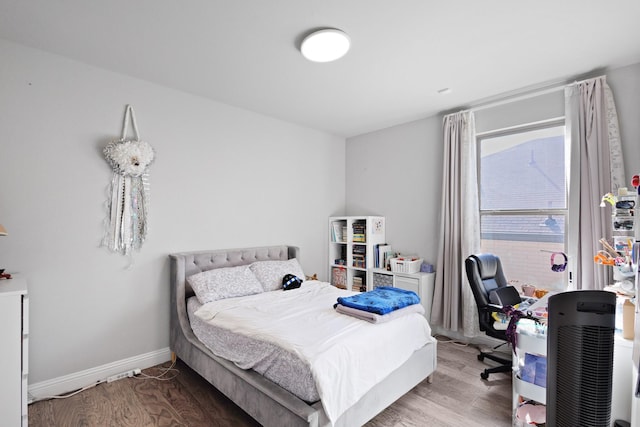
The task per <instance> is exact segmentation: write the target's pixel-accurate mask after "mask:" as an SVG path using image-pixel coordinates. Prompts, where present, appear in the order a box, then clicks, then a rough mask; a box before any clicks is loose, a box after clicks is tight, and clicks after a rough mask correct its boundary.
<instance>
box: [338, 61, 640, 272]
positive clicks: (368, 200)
mask: <svg viewBox="0 0 640 427" xmlns="http://www.w3.org/2000/svg"><path fill="white" fill-rule="evenodd" d="M606 74H607V82H608V83H609V86H610V87H611V89H612V91H613V94H614V98H615V100H616V106H617V110H618V116H619V121H620V136H621V140H622V145H623V147H622V148H623V153H624V154H625V170H626V175H627V182H630V181H631V176H632V175H633V174H636V173H640V142H639V141H640V120H639V119H640V117H639V115H640V64H635V65H631V66H628V67H624V68H619V69H614V70H610V71H608V72H607V73H606ZM563 114H564V94H563V91H561V90H560V91H557V92H553V93H550V94H546V95H544V96H540V97H536V98H531V99H528V100H523V101H519V102H518V106H517V108H516V107H515V106H514V105H513V104H508V105H502V106H499V107H495V108H491V109H484V110H479V111H478V112H477V113H476V127H477V131H478V132H483V131H487V130H493V129H500V128H504V127H509V126H514V125H517V124H522V123H527V122H533V121H539V120H544V119H549V118H554V117H558V116H561V115H563ZM442 138H443V136H442V117H441V116H435V117H429V118H425V119H422V120H418V121H415V122H410V123H406V124H402V125H399V126H395V127H392V128H388V129H383V130H380V131H377V132H372V133H369V134H365V135H360V136H356V137H353V138H349V139H348V140H347V175H346V176H347V188H346V194H347V211H348V212H349V214H350V215H359V214H376V215H383V216H386V218H387V232H386V236H387V242H389V243H391V244H392V245H393V248H394V249H395V250H400V251H403V252H407V253H409V252H411V253H417V254H418V255H420V256H422V257H423V258H425V260H426V261H428V262H431V263H435V262H436V261H437V250H438V235H439V234H438V233H439V226H440V223H439V214H440V208H439V203H440V199H441V196H442V191H441V184H442V158H443V148H442V144H443V142H442ZM629 186H630V184H629Z"/></svg>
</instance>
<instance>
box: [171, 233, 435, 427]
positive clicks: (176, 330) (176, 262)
mask: <svg viewBox="0 0 640 427" xmlns="http://www.w3.org/2000/svg"><path fill="white" fill-rule="evenodd" d="M169 258H170V274H171V279H170V284H171V318H170V327H171V338H170V347H171V351H172V352H173V353H175V355H176V356H177V357H178V358H179V359H180V360H182V361H183V362H184V363H186V364H187V365H188V366H189V367H191V368H192V369H193V370H194V371H196V372H197V373H198V374H200V375H201V376H202V377H203V378H205V379H206V380H207V381H209V382H210V383H211V384H212V385H213V386H214V387H215V388H217V389H218V390H220V391H221V392H222V393H223V394H225V395H226V396H227V397H228V398H229V399H231V400H232V401H233V402H235V403H236V404H237V405H238V406H240V407H241V408H242V409H243V410H244V411H245V412H247V413H248V414H249V415H251V416H252V417H253V418H254V419H255V420H256V421H258V422H259V423H260V424H262V425H264V426H274V427H276V426H277V427H283V426H328V425H330V422H329V420H328V418H327V416H326V414H325V412H324V410H323V407H322V403H321V402H315V403H312V404H309V403H307V402H305V401H303V400H301V399H299V398H298V397H296V396H295V395H293V394H292V393H290V392H289V391H287V390H285V389H283V388H282V387H280V386H278V385H276V384H274V383H273V382H271V381H269V380H268V379H266V378H264V377H263V376H262V375H260V374H258V373H256V372H254V371H252V370H244V369H240V368H238V367H237V366H236V365H235V364H233V363H232V362H230V361H228V360H226V359H222V358H220V357H218V356H216V355H214V354H213V353H212V352H211V351H210V350H209V349H208V348H207V347H205V346H204V344H202V343H201V342H200V341H199V340H198V339H197V338H196V336H195V335H194V334H193V331H192V330H191V326H190V325H189V319H188V315H187V306H186V300H187V298H189V297H190V296H192V295H194V293H193V290H192V289H191V287H190V286H189V283H188V282H187V281H186V278H187V277H188V276H190V275H192V274H196V273H199V272H202V271H207V270H211V269H214V268H223V267H233V266H238V265H246V264H251V263H252V262H255V261H267V260H287V259H291V258H299V249H298V248H297V247H295V246H284V245H283V246H265V247H254V248H240V249H224V250H212V251H200V252H183V253H175V254H171V255H169ZM435 369H436V343H435V342H433V343H430V344H427V345H425V346H424V347H422V348H421V349H419V350H417V351H416V352H415V353H414V354H413V356H411V358H410V359H409V360H408V361H407V362H406V363H404V364H403V365H402V366H400V367H399V368H398V369H397V370H396V371H394V372H393V373H392V374H391V375H389V376H388V377H387V378H385V379H384V380H383V381H382V382H380V383H379V384H378V385H376V386H375V387H374V388H373V389H371V390H370V391H369V392H368V393H367V394H366V395H365V396H363V397H362V399H360V400H359V401H358V402H357V403H356V404H354V405H353V406H352V407H351V408H349V409H348V410H347V411H346V412H345V413H344V414H343V415H342V416H341V417H340V418H339V419H338V420H337V421H336V423H335V424H334V425H336V426H349V427H351V426H360V425H362V424H364V423H366V422H367V421H369V420H370V419H372V418H373V417H374V416H376V415H377V414H378V413H380V412H381V411H382V410H384V409H385V408H386V407H387V406H389V405H390V404H391V403H393V402H394V401H396V400H397V399H398V398H400V397H401V396H402V395H404V394H405V393H407V392H408V391H409V390H411V389H412V388H413V387H415V386H416V385H417V384H419V383H420V382H422V381H423V380H425V379H427V380H428V381H429V382H431V374H432V373H433V372H434V371H435Z"/></svg>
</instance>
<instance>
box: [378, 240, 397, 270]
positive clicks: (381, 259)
mask: <svg viewBox="0 0 640 427" xmlns="http://www.w3.org/2000/svg"><path fill="white" fill-rule="evenodd" d="M377 252H378V255H377V257H378V264H377V268H382V269H386V268H387V264H388V263H389V260H390V259H391V258H393V249H391V245H387V244H386V243H384V244H381V245H379V246H378V251H377Z"/></svg>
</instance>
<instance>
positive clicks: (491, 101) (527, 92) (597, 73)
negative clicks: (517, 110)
mask: <svg viewBox="0 0 640 427" xmlns="http://www.w3.org/2000/svg"><path fill="white" fill-rule="evenodd" d="M605 71H606V69H604V68H600V69H596V70H593V71H592V72H590V73H585V74H582V75H580V76H576V77H575V78H573V79H567V80H562V81H555V82H548V83H547V84H542V85H538V86H529V87H526V88H523V89H520V90H515V91H512V92H507V93H505V94H502V95H498V96H494V97H490V98H486V99H485V100H480V101H477V102H473V103H471V104H469V105H468V106H467V107H464V108H458V109H457V110H456V111H471V112H476V111H481V110H486V109H487V108H493V107H499V106H501V105H504V104H508V103H510V102H516V101H522V100H525V99H529V98H535V97H536V96H542V95H547V94H550V93H553V92H557V91H560V90H564V88H565V87H567V86H569V85H571V84H575V83H578V82H580V81H584V80H589V79H593V78H597V77H606V74H605ZM445 114H446V113H445Z"/></svg>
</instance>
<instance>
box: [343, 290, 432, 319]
mask: <svg viewBox="0 0 640 427" xmlns="http://www.w3.org/2000/svg"><path fill="white" fill-rule="evenodd" d="M338 303H339V304H342V305H344V306H346V307H351V308H355V309H358V310H363V311H368V312H370V313H376V314H387V313H390V312H392V311H394V310H398V309H400V308H403V307H407V306H409V305H412V304H418V303H420V297H419V296H418V295H417V294H416V293H415V292H413V291H407V290H405V289H399V288H394V287H391V286H380V287H378V288H375V289H374V290H372V291H369V292H363V293H361V294H357V295H353V296H350V297H339V298H338Z"/></svg>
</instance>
